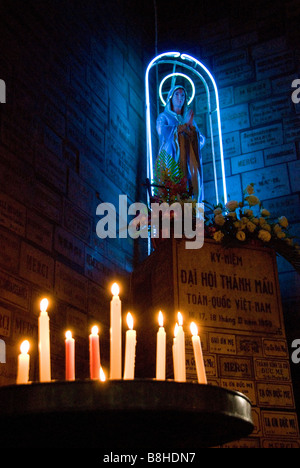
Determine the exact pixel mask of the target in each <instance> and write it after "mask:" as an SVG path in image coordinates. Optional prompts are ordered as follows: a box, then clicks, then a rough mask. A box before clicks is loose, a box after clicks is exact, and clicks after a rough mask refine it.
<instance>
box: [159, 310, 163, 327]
mask: <svg viewBox="0 0 300 468" xmlns="http://www.w3.org/2000/svg"><path fill="white" fill-rule="evenodd" d="M158 324H159V326H160V327H163V326H164V316H163V314H162V311H161V310H160V311H159V314H158Z"/></svg>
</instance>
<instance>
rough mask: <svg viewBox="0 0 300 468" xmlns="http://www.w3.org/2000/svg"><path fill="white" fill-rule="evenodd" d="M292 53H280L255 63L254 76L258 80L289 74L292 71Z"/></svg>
mask: <svg viewBox="0 0 300 468" xmlns="http://www.w3.org/2000/svg"><path fill="white" fill-rule="evenodd" d="M294 66H295V64H294V53H293V51H287V52H280V53H279V54H276V55H269V56H268V57H264V58H262V59H259V60H257V62H256V74H257V78H258V79H259V80H261V79H264V78H269V77H271V76H276V75H281V74H283V73H285V74H286V73H289V72H291V71H293V69H294Z"/></svg>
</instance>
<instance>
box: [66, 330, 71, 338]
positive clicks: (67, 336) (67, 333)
mask: <svg viewBox="0 0 300 468" xmlns="http://www.w3.org/2000/svg"><path fill="white" fill-rule="evenodd" d="M71 338H72V332H71V331H70V330H68V331H66V339H67V340H70V339H71Z"/></svg>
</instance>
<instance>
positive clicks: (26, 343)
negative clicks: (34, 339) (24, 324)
mask: <svg viewBox="0 0 300 468" xmlns="http://www.w3.org/2000/svg"><path fill="white" fill-rule="evenodd" d="M20 350H21V353H22V354H27V353H28V351H29V341H28V340H25V341H23V342H22V343H21V346H20Z"/></svg>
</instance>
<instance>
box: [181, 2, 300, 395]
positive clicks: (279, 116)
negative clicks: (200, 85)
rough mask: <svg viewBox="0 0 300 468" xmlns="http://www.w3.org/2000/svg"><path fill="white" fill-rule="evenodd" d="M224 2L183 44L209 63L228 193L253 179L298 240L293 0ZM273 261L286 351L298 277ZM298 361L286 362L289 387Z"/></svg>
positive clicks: (299, 70)
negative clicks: (194, 42)
mask: <svg viewBox="0 0 300 468" xmlns="http://www.w3.org/2000/svg"><path fill="white" fill-rule="evenodd" d="M232 5H235V8H236V9H235V10H233V9H232V8H231V9H228V11H229V13H228V11H227V12H225V11H224V15H223V19H221V20H219V21H216V22H213V23H208V24H207V25H205V27H201V28H200V32H199V33H198V35H199V40H198V47H197V46H195V47H194V48H193V49H191V50H190V51H189V52H190V53H191V55H192V54H193V53H194V55H195V56H196V57H197V58H198V59H199V60H201V61H202V62H203V63H204V64H205V65H206V66H207V67H208V68H209V70H211V72H212V74H213V75H214V77H215V79H216V82H217V85H218V89H219V94H220V106H221V120H222V132H223V145H224V155H225V171H226V180H227V191H228V198H229V199H231V200H233V199H237V200H241V196H242V191H243V189H244V188H245V187H246V185H247V184H249V183H254V184H255V186H254V188H255V192H256V195H257V196H258V197H259V198H260V200H261V201H262V203H263V206H264V207H265V208H266V209H268V210H269V211H270V212H271V216H272V217H274V218H276V217H278V216H286V217H287V218H288V220H289V223H290V231H291V233H292V234H293V235H295V236H296V237H297V238H298V242H299V237H300V211H299V188H300V185H299V174H300V172H299V171H300V161H299V157H300V148H299V145H300V119H299V103H296V102H293V100H292V98H291V97H292V92H293V91H295V88H292V82H293V80H294V79H296V78H298V79H299V76H300V62H299V27H298V24H299V18H300V7H299V2H297V1H294V0H289V1H275V2H268V1H267V2H255V1H253V2H249V3H247V4H245V3H243V4H242V3H241V2H229V4H228V6H232ZM298 97H299V95H298ZM202 104H203V101H202V100H201V98H199V99H198V100H196V107H195V110H196V113H197V118H198V121H199V123H200V125H201V124H203V111H204V110H205V109H204V108H203V105H202ZM205 130H206V127H205V125H204V131H205ZM203 157H204V178H205V177H206V176H207V177H208V178H209V180H206V183H205V198H207V199H208V200H209V199H213V196H214V187H213V185H214V183H213V172H212V164H211V153H210V152H209V151H207V152H206V151H205V149H204V151H203ZM277 264H278V272H279V282H280V290H281V297H282V302H283V310H284V317H285V321H286V330H287V339H288V345H289V349H290V351H292V348H291V344H292V342H293V340H294V339H295V338H299V336H300V327H299V304H300V277H299V274H298V273H297V272H296V271H295V270H294V268H293V267H292V266H291V265H290V264H289V263H288V262H287V261H286V260H284V259H283V258H282V257H278V259H277ZM298 367H299V366H298ZM298 367H297V365H293V363H292V370H293V372H294V377H295V378H294V386H295V393H296V395H300V388H299V370H298ZM298 399H299V396H298Z"/></svg>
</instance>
